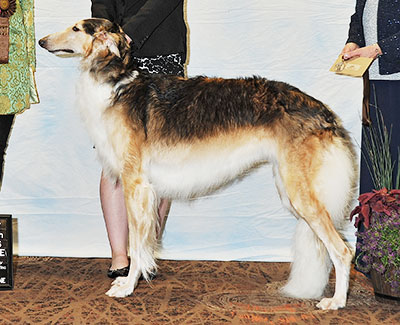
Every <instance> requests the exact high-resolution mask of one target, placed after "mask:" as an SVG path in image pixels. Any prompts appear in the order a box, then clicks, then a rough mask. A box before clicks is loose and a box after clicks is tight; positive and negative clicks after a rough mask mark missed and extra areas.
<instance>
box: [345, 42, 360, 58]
mask: <svg viewBox="0 0 400 325" xmlns="http://www.w3.org/2000/svg"><path fill="white" fill-rule="evenodd" d="M358 48H360V47H359V46H358V44H356V43H352V42H350V43H347V44H346V45H345V46H344V48H343V50H342V52H341V53H340V54H341V55H344V54H345V53H348V52H352V51H354V50H357V49H358Z"/></svg>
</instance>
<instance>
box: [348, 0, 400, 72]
mask: <svg viewBox="0 0 400 325" xmlns="http://www.w3.org/2000/svg"><path fill="white" fill-rule="evenodd" d="M365 3H366V0H357V3H356V12H355V13H354V14H353V15H352V16H351V21H350V29H349V38H348V39H347V43H349V42H354V43H356V44H358V45H359V46H360V47H363V46H365V45H366V44H365V39H364V30H363V26H362V15H363V11H364V7H365ZM377 27H378V45H379V47H380V48H381V50H382V53H383V55H382V56H381V57H380V58H379V73H380V74H382V75H385V74H392V73H395V72H400V2H398V1H389V0H385V1H384V0H380V1H379V4H378V26H377ZM368 45H370V44H368Z"/></svg>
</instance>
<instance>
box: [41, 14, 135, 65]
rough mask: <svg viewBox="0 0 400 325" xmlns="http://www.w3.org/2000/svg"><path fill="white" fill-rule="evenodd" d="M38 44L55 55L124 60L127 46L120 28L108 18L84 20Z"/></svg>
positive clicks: (46, 37)
mask: <svg viewBox="0 0 400 325" xmlns="http://www.w3.org/2000/svg"><path fill="white" fill-rule="evenodd" d="M39 45H40V46H41V47H43V48H44V49H46V50H48V51H49V52H51V53H54V54H57V55H68V54H69V55H79V56H83V57H85V58H87V57H90V56H92V55H95V56H96V57H98V56H102V57H105V56H108V55H115V56H118V57H125V55H126V53H127V52H128V51H129V45H128V42H127V40H126V37H125V34H124V32H123V31H122V29H121V27H119V26H118V25H117V24H115V23H112V22H110V21H109V20H107V19H100V18H92V19H84V20H81V21H79V22H77V23H76V24H74V25H73V26H70V27H68V28H67V29H66V30H64V31H62V32H58V33H54V34H50V35H47V36H45V37H43V38H42V39H40V40H39Z"/></svg>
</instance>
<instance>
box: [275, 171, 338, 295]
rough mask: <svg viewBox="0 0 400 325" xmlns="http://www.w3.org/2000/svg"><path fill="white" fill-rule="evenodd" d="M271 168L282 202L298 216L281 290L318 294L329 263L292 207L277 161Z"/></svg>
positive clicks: (321, 248)
mask: <svg viewBox="0 0 400 325" xmlns="http://www.w3.org/2000/svg"><path fill="white" fill-rule="evenodd" d="M273 171H274V176H275V184H276V187H277V189H278V192H279V195H280V198H281V201H282V204H283V205H284V206H285V207H286V208H287V209H288V210H289V211H290V212H291V213H292V214H293V215H294V216H296V218H297V219H298V223H297V225H296V230H295V236H294V240H293V261H292V264H291V270H290V276H289V280H288V282H287V284H286V285H285V286H284V287H283V288H282V293H283V294H284V295H287V296H290V297H295V298H307V299H311V298H320V297H321V296H322V294H323V291H324V288H325V286H326V284H327V282H328V278H329V272H330V270H331V265H332V263H331V261H330V258H329V255H328V253H327V251H326V249H325V246H324V245H323V243H322V242H321V241H320V240H319V238H318V237H317V236H316V235H315V233H314V231H313V230H312V229H311V228H310V226H309V225H308V224H307V222H305V220H304V219H302V217H301V215H300V214H299V213H298V212H297V211H296V210H295V209H294V208H293V206H292V204H291V202H290V199H289V197H288V195H287V193H286V189H285V186H284V183H283V181H282V178H281V175H280V172H279V169H278V168H277V165H274V167H273Z"/></svg>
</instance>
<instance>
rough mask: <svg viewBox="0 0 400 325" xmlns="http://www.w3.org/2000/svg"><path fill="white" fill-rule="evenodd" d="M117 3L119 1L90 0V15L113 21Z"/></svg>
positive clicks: (115, 16)
mask: <svg viewBox="0 0 400 325" xmlns="http://www.w3.org/2000/svg"><path fill="white" fill-rule="evenodd" d="M119 3H120V1H116V0H92V8H91V10H92V17H94V18H105V19H108V20H110V21H112V22H115V20H116V18H117V5H119Z"/></svg>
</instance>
